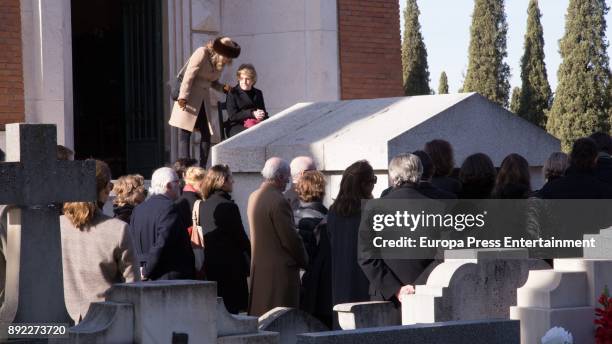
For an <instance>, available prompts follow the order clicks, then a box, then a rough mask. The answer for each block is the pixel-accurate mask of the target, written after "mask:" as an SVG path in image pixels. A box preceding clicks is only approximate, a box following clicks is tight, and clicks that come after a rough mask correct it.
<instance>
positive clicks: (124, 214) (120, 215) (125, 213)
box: [113, 204, 134, 224]
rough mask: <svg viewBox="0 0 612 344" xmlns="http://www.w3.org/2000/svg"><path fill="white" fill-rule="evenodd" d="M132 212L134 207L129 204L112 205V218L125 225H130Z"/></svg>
mask: <svg viewBox="0 0 612 344" xmlns="http://www.w3.org/2000/svg"><path fill="white" fill-rule="evenodd" d="M133 211H134V206H133V205H131V204H126V205H123V206H117V205H114V204H113V214H114V218H116V219H119V220H121V221H123V222H125V223H127V224H129V223H130V219H131V218H132V212H133Z"/></svg>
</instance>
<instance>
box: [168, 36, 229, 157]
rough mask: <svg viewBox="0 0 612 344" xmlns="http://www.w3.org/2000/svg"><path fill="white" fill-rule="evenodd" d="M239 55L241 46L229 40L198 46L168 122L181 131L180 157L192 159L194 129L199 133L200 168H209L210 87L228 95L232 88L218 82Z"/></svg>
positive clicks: (218, 40)
mask: <svg viewBox="0 0 612 344" xmlns="http://www.w3.org/2000/svg"><path fill="white" fill-rule="evenodd" d="M239 55H240V46H239V45H238V44H237V43H236V42H234V41H232V40H231V38H229V37H218V38H216V39H215V40H213V41H209V42H208V43H206V45H204V46H203V47H199V48H198V49H196V51H195V52H194V53H193V55H191V57H190V58H189V62H188V63H187V67H186V69H185V73H184V75H183V81H182V83H181V89H180V92H179V96H178V99H177V101H176V102H174V107H173V108H172V115H171V116H170V121H169V122H168V123H169V124H170V125H171V126H173V127H177V128H179V147H178V155H179V158H189V157H190V154H189V142H190V139H191V133H192V132H193V131H194V130H198V131H200V133H201V135H202V139H201V141H200V166H201V167H206V161H207V160H208V152H209V150H210V138H211V135H212V134H213V128H212V127H211V125H210V120H209V119H208V118H207V116H211V115H212V112H211V110H210V104H209V103H210V93H209V90H210V88H211V87H212V88H214V89H215V90H217V91H219V92H225V93H227V92H228V91H229V90H230V86H229V85H222V84H220V83H219V77H220V76H221V72H222V71H223V68H224V67H225V66H226V65H227V64H229V63H231V61H232V59H235V58H236V57H238V56H239Z"/></svg>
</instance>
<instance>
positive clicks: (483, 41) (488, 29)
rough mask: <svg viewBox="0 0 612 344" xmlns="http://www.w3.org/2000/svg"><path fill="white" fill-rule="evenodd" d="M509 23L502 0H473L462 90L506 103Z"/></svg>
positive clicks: (508, 83) (508, 69)
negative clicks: (506, 58) (506, 61)
mask: <svg viewBox="0 0 612 344" xmlns="http://www.w3.org/2000/svg"><path fill="white" fill-rule="evenodd" d="M507 32H508V24H507V22H506V13H505V11H504V0H475V3H474V13H473V15H472V26H471V28H470V35H471V37H470V47H469V56H468V60H469V62H468V70H467V75H466V76H465V81H464V84H463V91H464V92H478V93H480V94H481V95H483V96H485V97H487V98H488V99H490V100H491V101H493V102H496V103H498V104H500V105H502V106H504V107H507V106H508V95H509V92H510V82H509V81H508V79H509V77H510V66H508V64H507V63H505V62H504V58H505V57H506V56H507V55H508V53H507V51H506V33H507Z"/></svg>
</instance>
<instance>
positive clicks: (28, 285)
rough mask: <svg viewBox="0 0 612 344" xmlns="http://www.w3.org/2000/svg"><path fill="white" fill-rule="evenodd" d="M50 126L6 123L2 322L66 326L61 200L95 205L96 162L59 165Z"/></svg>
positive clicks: (1, 183)
mask: <svg viewBox="0 0 612 344" xmlns="http://www.w3.org/2000/svg"><path fill="white" fill-rule="evenodd" d="M56 135H57V134H56V127H55V125H52V124H8V125H6V149H7V152H6V153H7V154H6V161H7V162H6V163H0V204H9V205H12V206H13V207H10V208H11V209H12V210H9V212H8V216H7V218H8V225H7V247H6V248H5V252H4V255H5V257H6V264H7V266H6V289H5V296H4V300H5V301H4V304H3V305H2V308H1V309H0V321H1V322H3V323H6V322H11V323H33V322H54V323H70V322H71V321H70V316H69V315H68V312H67V311H66V306H65V302H64V290H63V280H62V276H63V274H62V246H61V236H60V227H59V209H58V208H57V207H55V206H54V204H56V203H60V202H75V201H95V200H96V198H97V196H96V187H95V185H96V183H95V163H94V162H93V161H58V160H57V148H56V147H57V146H56V145H57V142H56V137H57V136H56Z"/></svg>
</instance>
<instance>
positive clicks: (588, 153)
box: [569, 137, 597, 171]
mask: <svg viewBox="0 0 612 344" xmlns="http://www.w3.org/2000/svg"><path fill="white" fill-rule="evenodd" d="M596 158H597V145H596V144H595V141H594V140H593V139H590V138H588V137H583V138H581V139H578V140H576V142H574V145H573V146H572V152H571V153H570V158H569V161H570V167H571V168H573V169H575V170H578V171H591V170H592V169H593V168H594V167H595V159H596Z"/></svg>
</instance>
